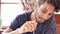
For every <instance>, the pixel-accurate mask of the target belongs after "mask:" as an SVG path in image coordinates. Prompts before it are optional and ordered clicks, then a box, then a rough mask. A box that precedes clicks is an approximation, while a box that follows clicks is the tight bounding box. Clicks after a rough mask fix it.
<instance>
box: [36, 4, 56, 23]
mask: <svg viewBox="0 0 60 34" xmlns="http://www.w3.org/2000/svg"><path fill="white" fill-rule="evenodd" d="M54 11H55V8H54V6H53V5H51V4H48V3H44V4H42V5H41V6H40V7H39V8H38V10H37V11H36V20H37V21H38V22H39V23H43V22H44V21H46V20H48V19H49V18H50V17H51V16H52V15H53V13H54Z"/></svg>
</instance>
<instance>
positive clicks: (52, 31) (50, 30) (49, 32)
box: [45, 17, 58, 34]
mask: <svg viewBox="0 0 60 34" xmlns="http://www.w3.org/2000/svg"><path fill="white" fill-rule="evenodd" d="M45 34H58V33H57V29H56V22H55V19H54V17H52V19H51V23H50V24H49V25H48V27H47V29H46V31H45Z"/></svg>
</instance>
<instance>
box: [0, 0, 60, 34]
mask: <svg viewBox="0 0 60 34" xmlns="http://www.w3.org/2000/svg"><path fill="white" fill-rule="evenodd" d="M22 9H23V6H22V5H21V4H20V0H0V33H1V32H2V31H3V30H4V29H5V28H7V27H8V26H9V25H10V23H11V21H12V20H13V19H14V18H15V17H16V16H17V15H19V14H21V13H23V10H22ZM59 11H60V10H59ZM54 17H55V19H56V26H57V30H58V33H59V32H60V12H57V13H54ZM59 34H60V33H59Z"/></svg>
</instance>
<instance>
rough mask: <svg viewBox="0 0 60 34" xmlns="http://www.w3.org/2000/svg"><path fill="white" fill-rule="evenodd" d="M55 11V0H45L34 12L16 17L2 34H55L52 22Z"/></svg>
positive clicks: (56, 6)
mask: <svg viewBox="0 0 60 34" xmlns="http://www.w3.org/2000/svg"><path fill="white" fill-rule="evenodd" d="M38 3H39V2H38ZM57 10H58V5H57V3H56V1H55V0H46V1H45V2H44V3H43V4H41V5H39V7H38V8H37V9H36V10H35V11H34V12H32V13H31V12H28V13H24V14H21V15H18V16H17V17H16V19H15V20H14V21H13V22H12V23H11V25H10V26H9V28H8V29H7V30H6V31H5V32H4V33H9V34H20V33H21V34H57V31H56V23H55V20H52V19H54V18H53V14H54V12H57Z"/></svg>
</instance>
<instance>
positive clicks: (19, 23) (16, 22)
mask: <svg viewBox="0 0 60 34" xmlns="http://www.w3.org/2000/svg"><path fill="white" fill-rule="evenodd" d="M25 16H26V15H25V14H22V15H18V16H17V17H16V18H15V19H14V20H13V22H12V23H11V25H10V26H9V28H11V29H12V30H16V29H17V28H20V27H21V26H22V24H24V23H25V21H26V17H25Z"/></svg>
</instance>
